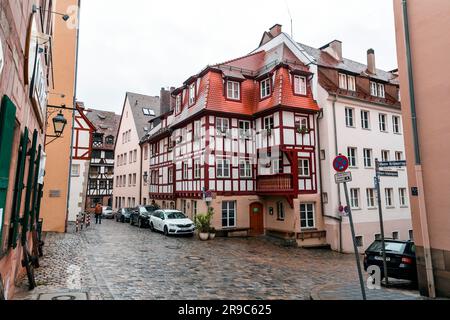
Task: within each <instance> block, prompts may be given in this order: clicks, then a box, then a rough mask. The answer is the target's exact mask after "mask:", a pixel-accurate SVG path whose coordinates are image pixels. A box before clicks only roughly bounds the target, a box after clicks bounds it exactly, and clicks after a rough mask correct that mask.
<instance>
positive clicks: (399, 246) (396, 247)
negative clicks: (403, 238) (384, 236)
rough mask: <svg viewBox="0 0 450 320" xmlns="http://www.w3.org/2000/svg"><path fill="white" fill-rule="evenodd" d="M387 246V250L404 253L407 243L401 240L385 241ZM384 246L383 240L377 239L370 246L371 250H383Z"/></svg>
mask: <svg viewBox="0 0 450 320" xmlns="http://www.w3.org/2000/svg"><path fill="white" fill-rule="evenodd" d="M384 244H385V246H386V251H387V252H395V253H404V252H405V248H406V243H401V242H390V241H385V242H384ZM382 248H383V246H382V243H381V241H375V242H374V243H373V244H372V245H371V246H370V247H369V249H368V250H369V251H381V249H382Z"/></svg>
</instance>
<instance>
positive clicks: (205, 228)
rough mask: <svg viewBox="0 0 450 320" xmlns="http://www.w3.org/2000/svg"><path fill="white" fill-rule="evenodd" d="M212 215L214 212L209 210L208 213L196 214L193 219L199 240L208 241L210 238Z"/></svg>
mask: <svg viewBox="0 0 450 320" xmlns="http://www.w3.org/2000/svg"><path fill="white" fill-rule="evenodd" d="M213 214H214V210H213V209H212V208H209V209H208V213H206V214H205V213H202V214H198V215H197V217H196V218H195V226H196V228H197V230H198V233H199V237H200V239H201V240H208V238H209V237H210V236H209V233H210V231H211V219H212V216H213ZM214 234H215V233H214Z"/></svg>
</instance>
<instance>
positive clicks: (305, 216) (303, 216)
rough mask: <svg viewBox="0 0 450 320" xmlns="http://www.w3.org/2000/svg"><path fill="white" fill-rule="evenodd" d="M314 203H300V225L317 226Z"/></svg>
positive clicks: (302, 226) (303, 227)
mask: <svg viewBox="0 0 450 320" xmlns="http://www.w3.org/2000/svg"><path fill="white" fill-rule="evenodd" d="M315 220H316V219H315V212H314V203H302V204H300V227H301V228H302V229H314V228H315V227H316V221H315Z"/></svg>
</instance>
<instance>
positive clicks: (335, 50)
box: [320, 40, 343, 62]
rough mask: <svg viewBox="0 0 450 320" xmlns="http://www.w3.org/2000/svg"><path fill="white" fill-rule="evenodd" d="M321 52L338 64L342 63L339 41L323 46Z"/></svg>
mask: <svg viewBox="0 0 450 320" xmlns="http://www.w3.org/2000/svg"><path fill="white" fill-rule="evenodd" d="M320 49H322V50H323V51H325V52H326V53H328V54H329V55H330V56H332V57H333V58H334V59H336V60H337V61H339V62H342V61H343V58H342V42H341V41H339V40H333V41H331V42H330V43H329V44H327V45H325V46H323V47H322V48H320Z"/></svg>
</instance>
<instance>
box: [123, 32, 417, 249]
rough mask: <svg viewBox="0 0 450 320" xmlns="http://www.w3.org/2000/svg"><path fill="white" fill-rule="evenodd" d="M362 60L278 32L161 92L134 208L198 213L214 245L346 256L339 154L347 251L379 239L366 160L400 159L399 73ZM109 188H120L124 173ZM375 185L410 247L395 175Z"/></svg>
mask: <svg viewBox="0 0 450 320" xmlns="http://www.w3.org/2000/svg"><path fill="white" fill-rule="evenodd" d="M367 59H368V60H367V64H362V63H358V62H355V61H352V60H349V59H346V58H344V57H343V56H342V43H341V42H340V41H338V40H335V41H332V42H330V43H328V44H326V45H325V46H323V47H321V48H318V49H316V48H312V47H310V46H307V45H304V44H301V43H298V42H296V41H294V40H293V39H292V38H291V37H290V36H289V35H287V34H286V33H284V32H282V26H281V25H278V24H277V25H275V26H273V27H272V28H271V29H270V31H268V32H264V34H263V37H262V39H261V42H260V44H259V46H258V48H257V49H256V50H254V51H253V52H251V53H250V54H248V55H245V56H243V57H240V58H236V59H233V60H230V61H227V62H223V63H219V64H216V65H213V66H208V67H207V68H205V69H204V70H202V71H201V72H200V73H198V74H195V75H193V76H191V77H189V78H188V79H187V80H186V81H185V82H184V83H183V85H182V86H181V87H178V88H171V89H170V99H169V101H166V102H164V101H162V103H161V116H160V117H159V119H154V120H151V121H150V127H151V130H150V132H149V133H148V134H147V135H146V136H145V137H144V138H143V139H142V140H141V149H142V150H143V153H144V154H143V159H144V161H147V162H148V163H147V162H143V165H142V167H143V169H141V172H142V173H143V176H142V177H141V179H142V181H141V182H142V183H143V184H142V187H141V189H147V191H148V200H147V199H145V200H146V201H155V202H156V203H157V204H158V205H159V206H161V207H162V208H177V209H180V210H182V211H183V212H185V213H186V214H187V215H188V216H190V217H191V218H195V216H196V215H197V214H198V213H205V212H206V211H207V206H208V205H209V206H210V207H212V208H213V209H214V213H215V214H214V216H213V217H214V218H213V226H214V227H215V229H217V230H218V232H219V233H220V234H223V235H229V236H232V235H242V234H249V235H262V234H266V235H270V236H274V237H277V238H281V239H284V240H286V241H287V242H288V243H291V244H296V245H299V246H304V247H308V246H331V248H332V249H334V250H339V251H343V252H351V251H352V250H353V245H352V238H351V234H350V227H349V222H348V218H346V217H342V216H340V214H339V207H340V205H342V204H345V198H344V194H343V191H342V190H340V189H339V186H338V185H336V183H335V182H334V174H333V172H334V170H333V168H332V161H333V158H334V157H335V156H336V155H338V154H345V155H348V156H349V158H350V160H351V170H352V173H353V176H354V182H352V183H351V184H350V188H351V190H350V192H351V195H352V196H351V206H352V208H353V210H354V214H355V222H356V230H357V233H358V234H357V241H358V245H359V247H360V249H365V248H367V246H368V245H370V243H371V242H372V241H373V240H375V239H377V238H379V236H380V232H379V220H378V211H377V204H376V197H377V195H376V193H375V190H374V183H373V182H374V177H375V159H379V160H380V161H381V160H384V161H387V160H394V159H396V160H404V156H405V151H404V143H403V130H402V123H401V104H400V101H399V82H398V74H397V73H396V71H395V70H394V71H390V72H387V71H383V70H380V69H377V68H376V66H375V52H374V50H372V49H370V50H368V52H367ZM165 92H167V90H165ZM161 96H163V93H162V94H161ZM147 159H148V160H147ZM147 171H148V172H147ZM117 178H118V179H119V185H124V184H123V182H122V183H121V182H120V181H123V180H124V179H126V175H122V177H121V176H119V177H116V179H117ZM121 179H122V180H121ZM133 181H134V180H133ZM382 183H383V192H382V195H380V196H382V197H383V201H382V205H383V209H384V210H385V211H386V216H387V217H386V221H385V224H386V230H387V232H388V233H389V235H391V236H392V237H393V238H396V239H405V240H406V239H410V238H412V227H411V217H410V210H409V204H408V195H407V174H406V172H405V171H400V173H399V178H397V179H392V180H383V182H382ZM142 195H144V196H146V193H145V192H144V193H142ZM132 199H133V198H132ZM122 200H123V199H122ZM205 200H207V201H205ZM117 201H121V200H120V198H118V199H117ZM122 203H123V202H122ZM116 205H118V204H116Z"/></svg>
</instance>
